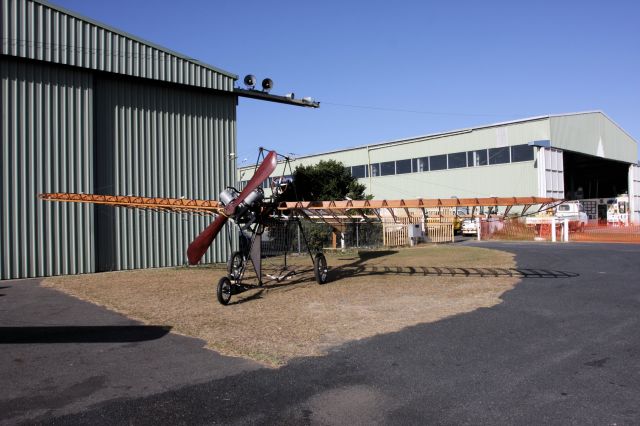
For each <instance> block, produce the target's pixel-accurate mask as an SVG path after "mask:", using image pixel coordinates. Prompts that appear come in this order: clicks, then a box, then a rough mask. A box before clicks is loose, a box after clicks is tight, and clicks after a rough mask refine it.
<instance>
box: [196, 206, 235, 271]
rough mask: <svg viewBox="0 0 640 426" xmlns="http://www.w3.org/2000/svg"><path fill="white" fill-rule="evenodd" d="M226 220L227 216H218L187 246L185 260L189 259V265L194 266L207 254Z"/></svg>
mask: <svg viewBox="0 0 640 426" xmlns="http://www.w3.org/2000/svg"><path fill="white" fill-rule="evenodd" d="M227 220H229V218H228V217H227V216H225V215H223V214H219V215H218V217H216V220H214V221H213V222H211V224H210V225H209V226H207V227H206V228H205V229H204V231H202V232H201V233H200V235H198V236H197V237H196V239H195V240H193V241H192V242H191V244H189V248H188V249H187V258H188V259H189V264H190V265H195V264H196V263H198V262H200V259H202V256H204V254H205V253H206V252H207V250H208V249H209V246H210V245H211V243H213V240H214V239H215V238H216V235H218V232H220V230H221V229H222V227H223V226H224V224H225V223H227Z"/></svg>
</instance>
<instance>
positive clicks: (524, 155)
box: [511, 145, 533, 163]
mask: <svg viewBox="0 0 640 426" xmlns="http://www.w3.org/2000/svg"><path fill="white" fill-rule="evenodd" d="M531 160H533V147H532V146H529V145H514V146H512V147H511V161H512V162H514V163H515V162H516V161H531Z"/></svg>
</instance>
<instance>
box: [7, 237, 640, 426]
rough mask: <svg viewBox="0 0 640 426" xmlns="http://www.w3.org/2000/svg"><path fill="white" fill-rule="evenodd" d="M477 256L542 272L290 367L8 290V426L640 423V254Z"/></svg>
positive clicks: (539, 250)
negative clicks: (471, 303) (491, 300)
mask: <svg viewBox="0 0 640 426" xmlns="http://www.w3.org/2000/svg"><path fill="white" fill-rule="evenodd" d="M461 244H465V245H472V246H479V247H490V248H496V249H500V250H505V251H510V252H513V253H515V254H516V261H517V264H518V267H519V268H526V269H529V270H536V271H540V272H541V273H539V274H532V275H531V276H530V278H523V279H522V280H521V281H520V282H519V283H518V284H517V285H516V287H515V288H514V289H513V290H511V291H509V292H507V293H505V294H504V295H503V297H502V299H503V302H502V303H501V304H499V305H496V306H494V307H491V308H483V309H478V310H476V311H473V312H470V313H466V314H461V315H456V316H454V317H451V318H447V319H444V320H441V321H438V322H435V323H431V324H420V325H417V326H413V327H409V328H406V329H404V330H402V331H399V332H396V333H391V334H384V335H378V336H374V337H371V338H367V339H363V340H360V341H356V342H351V343H349V344H346V345H343V346H341V347H338V348H335V349H334V350H332V351H331V352H330V353H329V354H328V355H326V356H323V357H310V358H301V359H297V360H294V361H293V362H290V363H289V364H287V365H286V366H284V367H282V368H279V369H270V368H264V367H261V366H259V365H257V364H255V363H252V362H250V361H246V360H242V359H238V358H229V357H223V356H221V355H218V354H216V353H214V352H212V351H208V350H206V349H204V348H203V347H202V344H203V343H202V341H199V340H197V339H192V338H188V337H184V336H178V335H175V334H173V333H171V332H170V327H169V326H167V325H165V324H157V325H151V326H143V325H141V324H139V323H136V322H134V321H131V320H129V319H127V318H125V317H122V316H120V315H118V314H114V313H112V312H109V311H107V310H106V309H102V308H99V307H96V306H94V305H91V304H88V303H85V302H81V301H79V300H76V299H74V298H71V297H68V296H65V295H63V294H60V293H57V292H55V291H52V290H49V289H45V288H42V287H39V286H38V284H37V281H34V280H23V281H3V282H0V325H1V327H0V378H1V379H0V380H2V383H1V384H2V386H1V389H2V391H1V393H0V422H3V423H6V424H14V423H20V422H25V423H29V424H33V423H43V424H51V423H55V424H92V425H93V424H109V425H112V424H153V425H158V424H296V425H298V424H351V425H358V424H456V425H457V424H474V425H475V424H491V425H495V424H509V425H512V424H536V425H537V424H542V423H544V424H563V425H565V424H581V425H582V424H598V425H614V424H615V425H624V424H629V425H637V424H640V245H624V244H575V243H572V244H562V243H557V244H551V243H484V242H483V243H480V242H474V241H468V242H464V243H461ZM425 262H426V263H428V259H425ZM433 266H438V265H433ZM544 271H548V272H549V273H548V274H545V273H544ZM469 279H482V278H478V277H475V278H469ZM330 290H331V287H330V284H329V285H328V287H327V291H330ZM283 315H286V313H283ZM231 332H232V331H231Z"/></svg>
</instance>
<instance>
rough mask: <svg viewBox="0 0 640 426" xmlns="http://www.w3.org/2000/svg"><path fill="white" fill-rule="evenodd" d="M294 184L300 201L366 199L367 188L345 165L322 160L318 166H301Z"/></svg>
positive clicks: (296, 172) (298, 167)
mask: <svg viewBox="0 0 640 426" xmlns="http://www.w3.org/2000/svg"><path fill="white" fill-rule="evenodd" d="M293 182H294V184H295V187H296V193H297V195H298V199H299V200H304V201H318V200H344V199H346V198H347V197H349V198H351V199H352V200H362V199H364V198H365V195H364V190H365V186H364V185H363V184H361V183H359V182H358V180H357V179H356V178H354V177H353V176H351V172H350V171H349V169H347V168H346V167H345V166H344V164H342V163H341V162H338V161H335V160H326V161H325V160H322V161H320V162H319V163H317V164H313V165H309V166H302V165H299V166H297V167H296V169H295V170H294V172H293Z"/></svg>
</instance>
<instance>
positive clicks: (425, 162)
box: [411, 157, 429, 173]
mask: <svg viewBox="0 0 640 426" xmlns="http://www.w3.org/2000/svg"><path fill="white" fill-rule="evenodd" d="M411 163H412V164H413V165H412V167H413V169H412V170H413V173H418V172H428V171H429V157H422V158H414V159H413V160H411Z"/></svg>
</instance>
